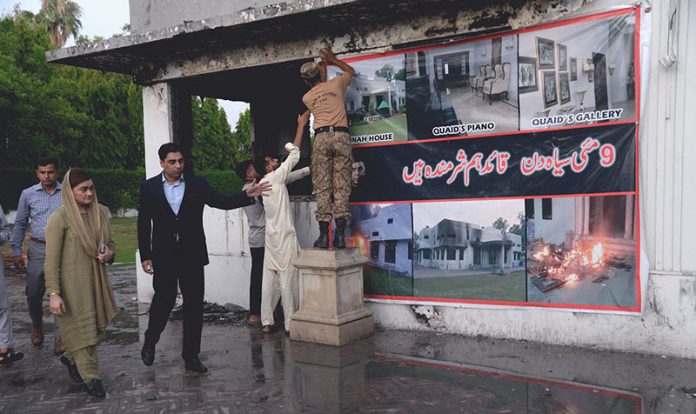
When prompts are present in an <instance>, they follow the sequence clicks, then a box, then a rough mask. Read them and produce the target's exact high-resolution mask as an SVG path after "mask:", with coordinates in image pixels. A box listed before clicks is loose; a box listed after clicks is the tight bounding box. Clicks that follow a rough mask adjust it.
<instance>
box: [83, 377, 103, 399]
mask: <svg viewBox="0 0 696 414" xmlns="http://www.w3.org/2000/svg"><path fill="white" fill-rule="evenodd" d="M87 394H89V395H91V396H92V397H97V398H104V397H106V391H104V384H103V383H102V380H100V379H93V380H92V381H90V382H89V383H87Z"/></svg>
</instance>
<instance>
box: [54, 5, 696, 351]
mask: <svg viewBox="0 0 696 414" xmlns="http://www.w3.org/2000/svg"><path fill="white" fill-rule="evenodd" d="M130 5H131V14H132V17H131V29H132V31H133V33H132V34H131V35H129V36H122V37H117V38H113V39H108V40H105V41H103V42H99V43H97V44H91V45H79V46H76V47H73V48H68V49H61V50H57V51H54V52H50V53H49V54H48V59H49V60H50V61H52V62H56V63H62V64H69V65H75V66H82V67H89V68H97V69H101V70H107V71H117V72H122V73H128V74H131V75H133V76H134V79H135V80H136V82H138V83H140V84H141V85H143V106H144V129H145V140H146V142H145V154H146V170H147V175H148V176H152V175H154V174H156V173H157V172H158V171H159V162H158V159H157V155H156V150H157V148H158V147H159V146H160V145H161V144H162V143H164V142H171V141H174V142H179V143H181V144H182V145H184V147H186V146H187V145H189V146H190V145H191V142H192V138H191V137H192V133H191V109H190V97H191V95H196V96H205V97H215V98H221V99H228V100H238V101H247V102H250V104H251V110H252V117H253V122H254V136H255V140H256V147H257V148H256V149H257V150H258V151H259V152H262V151H263V150H264V149H272V150H276V152H280V151H279V150H280V149H281V148H282V145H283V144H284V143H285V142H287V141H289V140H291V138H292V135H293V133H294V129H295V119H296V114H297V113H299V112H301V111H302V110H303V108H302V104H301V101H300V100H299V99H298V96H301V94H302V93H304V85H303V84H302V82H301V80H300V79H299V77H298V76H297V73H298V72H297V69H298V68H299V66H300V65H301V64H302V63H303V62H305V61H307V60H308V59H310V58H311V57H312V56H316V55H317V53H318V50H319V49H320V48H322V47H325V46H327V45H329V46H332V48H333V50H334V51H335V52H338V53H341V54H360V53H381V52H391V51H394V50H399V49H400V48H404V47H407V46H409V45H418V44H423V43H424V42H425V43H427V42H431V43H434V42H442V43H443V44H444V43H446V42H448V41H451V40H453V39H454V40H456V39H463V38H467V37H475V36H481V35H484V34H490V33H495V32H502V31H506V30H510V29H518V28H525V27H528V26H533V25H537V24H540V23H550V22H555V21H558V20H560V19H565V18H571V17H577V16H583V15H588V14H592V13H598V12H602V11H606V10H612V9H615V8H617V7H626V6H639V5H642V6H643V7H642V8H641V9H640V10H641V11H640V13H641V15H640V22H641V27H640V32H641V36H642V41H641V44H640V47H639V51H640V56H641V60H640V72H639V73H640V79H641V80H640V91H641V96H639V97H636V98H638V99H640V102H641V117H640V124H639V143H640V144H639V147H640V152H639V155H638V157H639V158H638V159H639V163H640V177H639V178H640V180H639V188H640V197H639V199H636V200H629V199H625V200H623V201H621V200H618V201H610V202H614V203H619V205H623V206H624V208H625V209H626V210H628V209H629V206H630V203H633V206H634V207H632V208H637V207H638V206H639V207H640V210H639V211H640V214H639V215H638V219H637V220H635V222H634V223H628V222H627V221H626V217H628V215H626V217H624V221H623V224H621V217H613V218H611V219H609V218H607V217H605V216H604V215H603V214H601V213H600V211H601V210H602V209H603V207H605V206H598V205H596V206H592V205H591V204H590V205H577V204H576V205H575V206H572V205H571V208H570V209H568V210H567V211H568V214H569V218H568V219H567V220H565V219H564V220H562V221H561V220H556V219H552V220H548V221H549V223H545V222H544V220H543V217H542V219H541V221H538V222H537V223H536V225H535V229H534V230H535V233H536V234H539V232H540V231H542V227H543V226H545V225H549V226H567V228H568V229H569V231H573V232H574V233H583V234H589V235H590V236H591V235H592V233H593V232H594V231H595V229H596V228H599V227H597V226H602V225H605V224H609V225H610V226H609V228H608V229H607V231H609V232H610V233H611V235H612V237H611V238H613V239H616V240H621V239H624V240H626V239H630V238H632V237H634V238H635V243H636V244H637V245H638V246H639V247H640V249H641V252H642V255H641V258H642V260H641V275H642V278H641V280H642V281H643V286H642V287H641V292H642V299H643V309H642V312H641V313H640V314H621V313H620V312H618V313H616V312H615V313H602V312H569V311H564V310H562V309H545V308H523V307H496V306H470V307H467V306H457V307H453V306H446V305H441V304H433V305H431V306H432V307H433V308H432V311H431V312H428V315H431V316H432V317H437V318H438V321H439V322H438V325H437V326H438V329H440V330H444V331H446V332H451V333H459V334H465V335H472V336H476V335H484V336H489V337H498V338H513V339H521V340H534V341H542V342H548V343H554V344H560V345H570V346H587V347H592V348H594V349H609V350H621V351H630V352H646V353H655V354H660V355H672V356H678V357H686V358H696V341H694V337H695V336H696V255H694V254H693V253H692V252H693V251H694V250H695V249H696V241H695V240H694V238H693V237H691V235H692V234H694V233H696V216H694V214H693V213H690V212H691V211H693V205H694V204H696V186H694V185H693V184H692V183H691V182H690V181H689V179H688V177H692V176H694V175H696V164H693V163H690V162H688V160H689V159H692V158H694V157H695V156H696V141H695V140H693V139H689V134H688V131H694V130H696V118H695V117H693V116H691V115H690V112H689V108H693V107H696V82H694V81H693V69H692V68H693V67H694V66H695V65H696V47H695V46H696V4H694V3H693V2H687V1H681V2H678V1H676V2H657V1H653V2H648V1H645V2H640V1H636V2H633V1H619V0H595V1H593V2H584V1H561V0H524V1H515V2H508V1H504V0H503V1H493V2H473V3H470V2H459V1H454V0H438V1H435V0H433V1H429V2H428V4H427V7H424V5H423V2H420V1H418V2H409V1H403V2H400V1H387V2H365V1H352V0H325V1H322V2H319V3H317V2H314V1H310V0H295V1H288V2H275V1H273V0H270V1H240V2H226V1H222V0H206V1H200V2H194V3H192V2H186V1H184V0H174V1H164V0H149V1H144V0H131V1H130ZM395 6H398V7H399V10H400V12H399V13H394V12H393V10H394V7H395ZM299 28H302V30H299ZM433 58H434V59H435V58H437V57H435V56H434V57H433ZM462 59H463V57H462V55H459V56H458V57H457V56H441V57H440V64H441V65H444V64H447V65H449V66H448V67H450V68H452V71H453V72H451V73H452V76H451V77H450V79H446V83H448V82H449V83H451V84H452V85H455V86H459V84H458V82H463V79H459V80H458V79H455V78H456V77H457V75H459V76H460V77H461V75H462V74H461V73H460V72H461V68H460V69H457V65H459V64H458V63H457V62H461V61H462ZM437 66H438V63H437V62H434V63H433V67H434V68H435V69H434V72H433V70H431V71H430V72H428V75H427V76H428V79H430V78H429V77H430V76H433V77H434V78H437V77H439V72H438V69H437ZM443 67H444V66H443ZM448 71H449V69H448ZM442 75H443V80H444V71H443V72H442ZM431 83H432V82H431V81H430V80H428V81H427V82H425V83H424V87H426V88H427V87H430V84H431ZM438 85H440V83H438ZM446 88H447V86H445V89H446ZM278 91H283V93H278ZM445 92H446V91H445ZM360 99H363V98H360ZM387 99H389V98H387ZM397 104H398V102H397ZM493 104H495V102H493ZM392 106H393V105H392ZM492 106H495V105H492ZM455 120H456V116H455ZM303 151H304V152H303V158H304V159H307V156H308V153H307V150H306V149H304V150H303ZM310 191H311V190H308V189H307V188H304V189H301V190H299V194H298V195H299V196H302V195H304V196H308V195H310ZM537 201H538V200H537ZM563 202H567V201H566V200H563ZM536 203H537V202H536V201H535V215H536V214H538V213H537V208H536V207H537V206H536ZM689 206H692V207H689ZM538 207H539V208H538V209H539V210H543V206H541V205H539V206H538ZM614 207H616V206H614ZM294 208H295V211H294V214H295V223H296V225H297V227H298V230H299V233H300V239H301V242H302V243H303V245H304V246H308V245H309V244H308V243H309V241H311V239H312V235H313V234H315V233H316V232H317V229H316V227H315V226H316V225H315V224H314V221H313V217H312V210H313V208H314V207H313V204H312V202H311V199H309V198H306V197H304V198H303V197H300V198H296V199H295V204H294ZM552 209H553V210H554V211H555V210H556V206H555V205H552ZM613 210H615V211H616V208H614V209H613ZM619 210H620V209H619ZM570 215H572V216H573V219H570ZM535 220H537V219H536V218H535ZM612 223H614V224H612ZM245 225H246V224H245V220H244V217H243V215H242V213H241V211H232V212H222V211H218V210H212V209H209V210H207V211H206V215H205V226H206V232H207V236H208V244H209V246H210V247H211V249H210V250H211V254H212V257H211V265H210V266H208V267H207V269H206V287H207V289H206V292H207V295H208V296H207V298H206V299H207V300H212V301H216V302H221V303H225V302H234V303H238V304H240V305H243V306H244V305H246V300H247V298H246V297H247V294H248V293H247V292H248V289H247V288H246V287H245V286H247V284H248V274H249V266H250V258H249V255H248V246H247V245H246V228H245ZM622 231H623V237H622V236H621V233H622ZM631 233H632V234H631ZM627 236H628V237H627ZM394 240H396V239H394ZM399 240H400V239H399ZM559 242H560V240H559ZM472 250H473V249H472ZM380 254H381V253H380ZM384 256H385V258H386V254H385V255H384ZM445 257H446V256H445ZM455 257H456V256H455ZM424 260H425V259H424ZM430 260H432V254H431V259H430ZM513 260H514V259H513ZM472 261H473V259H472ZM231 269H233V270H231ZM150 283H151V278H150V277H149V276H147V275H145V274H139V284H138V290H139V293H138V294H139V298H140V299H141V300H144V301H147V300H148V295H149V294H150ZM369 306H370V308H371V310H372V311H373V312H374V315H375V319H376V320H377V321H378V322H379V323H381V324H383V325H384V326H386V327H392V328H399V329H412V330H432V329H434V328H433V327H432V325H431V324H430V323H428V322H427V321H425V320H424V319H423V318H422V317H417V315H416V314H415V309H416V307H415V306H410V304H408V303H401V302H399V303H394V302H389V301H373V302H371V303H370V304H369Z"/></svg>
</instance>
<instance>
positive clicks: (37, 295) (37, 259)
mask: <svg viewBox="0 0 696 414" xmlns="http://www.w3.org/2000/svg"><path fill="white" fill-rule="evenodd" d="M27 258H28V259H29V263H28V264H27V289H26V293H27V306H28V307H29V316H31V323H32V325H33V326H34V328H40V327H42V326H43V300H44V295H45V294H46V278H45V277H44V262H45V261H46V245H45V244H40V243H36V242H33V241H32V242H29V248H28V249H27ZM53 319H54V322H55V317H54V318H53ZM54 326H55V328H54V330H53V335H55V336H56V337H57V336H60V333H59V332H58V324H57V323H54Z"/></svg>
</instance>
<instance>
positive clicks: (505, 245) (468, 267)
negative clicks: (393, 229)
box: [413, 200, 525, 301]
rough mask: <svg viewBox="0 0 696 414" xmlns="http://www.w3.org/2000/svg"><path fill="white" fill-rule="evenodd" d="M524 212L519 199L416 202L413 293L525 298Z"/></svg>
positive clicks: (421, 294)
mask: <svg viewBox="0 0 696 414" xmlns="http://www.w3.org/2000/svg"><path fill="white" fill-rule="evenodd" d="M495 203H497V204H498V205H494V204H495ZM523 211H524V203H523V201H522V200H505V201H498V202H492V201H466V202H445V203H421V204H414V205H413V215H414V229H415V230H416V232H415V233H414V240H415V246H414V247H415V251H414V255H413V258H414V259H413V260H414V270H413V275H414V295H415V296H419V297H451V298H460V299H480V300H511V301H524V300H525V276H524V258H525V250H524V247H525V244H524V243H523V240H522V237H523V235H524V227H523V226H524V215H523V213H522V212H523ZM486 216H488V217H486ZM493 217H497V218H493ZM477 221H478V223H477ZM479 223H487V224H488V225H483V224H479Z"/></svg>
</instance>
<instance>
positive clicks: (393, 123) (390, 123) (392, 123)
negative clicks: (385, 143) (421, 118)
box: [350, 114, 408, 141]
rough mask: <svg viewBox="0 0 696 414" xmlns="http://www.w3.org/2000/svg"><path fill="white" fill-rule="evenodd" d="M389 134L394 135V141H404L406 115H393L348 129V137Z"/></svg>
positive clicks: (406, 132) (406, 135)
mask: <svg viewBox="0 0 696 414" xmlns="http://www.w3.org/2000/svg"><path fill="white" fill-rule="evenodd" d="M385 132H391V133H393V134H394V141H406V140H407V139H408V131H407V125H406V114H399V115H394V116H393V117H391V118H384V119H380V120H378V121H373V122H368V123H367V124H365V125H353V126H351V127H350V135H352V136H357V135H374V134H383V133H385Z"/></svg>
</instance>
